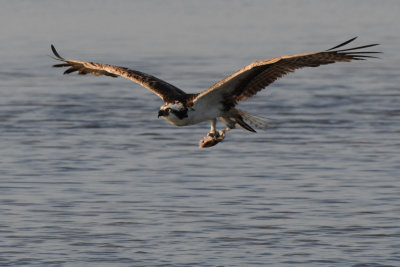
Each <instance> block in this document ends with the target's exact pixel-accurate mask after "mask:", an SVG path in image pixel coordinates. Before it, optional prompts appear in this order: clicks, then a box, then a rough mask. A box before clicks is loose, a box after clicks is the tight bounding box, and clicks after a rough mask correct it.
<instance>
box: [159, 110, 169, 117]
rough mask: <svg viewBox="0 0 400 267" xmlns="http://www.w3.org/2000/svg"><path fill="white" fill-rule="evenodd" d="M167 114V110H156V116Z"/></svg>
mask: <svg viewBox="0 0 400 267" xmlns="http://www.w3.org/2000/svg"><path fill="white" fill-rule="evenodd" d="M167 114H168V112H167V111H166V110H162V109H160V110H159V111H158V118H160V117H163V116H165V115H167Z"/></svg>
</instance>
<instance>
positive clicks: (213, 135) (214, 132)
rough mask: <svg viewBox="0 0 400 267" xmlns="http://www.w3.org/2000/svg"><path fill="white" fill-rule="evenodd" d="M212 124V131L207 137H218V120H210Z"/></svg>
mask: <svg viewBox="0 0 400 267" xmlns="http://www.w3.org/2000/svg"><path fill="white" fill-rule="evenodd" d="M210 122H211V129H210V132H209V133H208V134H207V135H208V136H211V137H215V136H216V135H217V131H216V130H215V125H216V124H217V119H212V120H210Z"/></svg>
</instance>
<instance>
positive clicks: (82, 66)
mask: <svg viewBox="0 0 400 267" xmlns="http://www.w3.org/2000/svg"><path fill="white" fill-rule="evenodd" d="M51 49H52V51H53V53H54V55H55V56H56V59H57V60H60V61H63V62H65V63H62V64H56V65H54V66H53V67H57V68H59V67H70V68H69V69H67V70H66V71H65V72H64V74H69V73H72V72H75V71H78V74H81V75H86V74H89V73H90V74H92V75H94V76H100V75H106V76H111V77H118V76H121V77H124V78H126V79H129V80H131V81H134V82H135V83H138V84H140V85H142V86H144V87H146V88H147V89H149V90H151V91H152V92H154V93H155V94H156V95H158V96H159V97H161V98H162V100H163V101H164V102H165V103H174V102H175V101H176V100H179V101H182V102H185V101H187V99H188V98H189V99H190V98H193V95H192V94H186V93H185V92H184V91H182V90H181V89H179V88H177V87H175V86H173V85H171V84H169V83H167V82H165V81H163V80H161V79H158V78H156V77H154V76H152V75H149V74H146V73H143V72H140V71H136V70H132V69H128V68H125V67H120V66H114V65H108V64H100V63H94V62H89V61H80V60H70V59H65V58H63V57H61V56H60V54H59V53H58V52H57V50H56V49H55V48H54V46H53V45H51Z"/></svg>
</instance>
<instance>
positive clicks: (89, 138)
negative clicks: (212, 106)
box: [0, 0, 400, 267]
mask: <svg viewBox="0 0 400 267" xmlns="http://www.w3.org/2000/svg"><path fill="white" fill-rule="evenodd" d="M398 14H400V2H398V1H363V2H362V5H360V2H359V1H347V0H346V1H330V2H329V3H328V2H322V1H317V0H315V1H302V2H301V4H300V3H297V2H294V1H293V2H285V3H284V5H283V2H281V1H216V2H214V1H202V2H200V1H168V2H167V1H141V2H137V3H136V2H133V1H132V2H131V1H84V2H82V1H68V2H64V1H63V2H61V1H59V2H57V1H40V2H38V1H35V2H33V1H32V2H29V1H9V2H7V3H4V4H3V5H2V7H1V10H0V25H1V26H0V34H1V35H0V36H1V37H0V38H1V42H0V58H1V60H0V265H1V266H21V265H27V266H44V265H50V266H164V265H165V266H168V265H173V266H250V265H254V266H263V265H264V266H358V267H361V266H400V153H399V151H400V138H399V136H400V135H399V134H400V90H399V84H400V78H399V63H400V56H399V54H398V47H399V43H400V38H399V31H398V30H399V29H398V25H399V19H398ZM356 35H359V36H360V38H359V40H357V43H356V45H363V44H368V43H375V42H379V43H381V44H382V45H381V46H380V47H379V50H381V51H384V52H385V53H384V54H383V55H382V58H381V59H380V60H369V61H365V62H355V63H346V64H344V63H343V64H336V65H331V66H326V67H322V68H318V69H307V70H301V71H298V72H296V73H295V74H291V75H289V76H287V77H285V78H284V79H282V80H280V81H278V82H276V83H275V84H274V85H273V86H271V87H270V88H269V89H268V90H265V91H263V92H262V93H260V94H258V95H257V96H256V97H254V98H252V99H250V100H249V101H247V102H245V103H242V104H241V105H240V107H241V108H243V109H245V110H248V111H250V112H252V113H255V114H259V115H262V116H265V117H268V118H271V119H272V120H273V121H274V127H272V128H271V129H268V130H266V131H259V132H258V133H257V134H251V133H249V132H246V131H243V130H240V129H237V130H234V131H232V132H230V133H229V134H228V136H227V138H226V139H225V141H224V142H223V143H221V144H218V145H217V146H215V147H213V148H211V149H199V148H198V141H199V140H200V139H201V138H202V137H203V136H204V135H205V134H206V133H207V131H208V130H209V124H208V123H203V124H200V125H196V126H191V127H186V128H184V127H183V128H179V127H174V126H171V125H169V124H168V123H167V122H166V121H164V120H162V119H157V111H158V108H159V106H160V105H161V104H162V103H161V101H160V100H159V99H158V97H157V96H154V95H153V94H152V93H150V92H149V91H147V90H145V89H143V88H141V87H139V86H137V85H135V84H133V83H131V82H130V81H126V80H123V79H112V78H108V77H82V76H77V75H70V76H63V75H62V74H61V71H60V70H59V69H53V68H51V65H52V64H54V61H53V60H52V59H51V58H50V57H48V55H49V54H50V44H51V43H54V44H55V45H56V47H57V48H58V49H59V51H60V53H61V55H64V56H65V57H71V58H82V59H87V60H93V61H100V62H105V63H113V64H119V65H124V66H129V67H132V68H136V69H139V70H142V71H145V72H149V73H152V74H154V75H157V76H159V77H160V78H163V79H165V80H167V81H169V82H171V83H173V84H175V85H176V86H178V87H180V88H182V89H184V90H186V91H187V92H197V91H200V90H203V89H205V88H207V87H208V86H210V85H212V84H213V83H214V82H216V81H218V80H219V79H222V78H223V77H224V76H226V75H228V74H230V73H232V72H233V71H235V70H237V69H239V68H240V67H242V66H244V65H246V64H248V63H250V62H251V61H253V60H257V59H262V58H268V57H274V56H279V55H285V54H293V53H300V52H309V51H314V50H319V49H326V48H330V47H332V46H334V45H335V44H337V43H340V42H342V41H345V40H347V39H349V38H351V37H353V36H356Z"/></svg>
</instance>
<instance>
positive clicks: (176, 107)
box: [158, 102, 188, 122]
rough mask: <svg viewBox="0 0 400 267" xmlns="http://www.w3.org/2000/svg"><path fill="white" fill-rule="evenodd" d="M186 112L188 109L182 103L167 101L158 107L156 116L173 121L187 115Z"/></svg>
mask: <svg viewBox="0 0 400 267" xmlns="http://www.w3.org/2000/svg"><path fill="white" fill-rule="evenodd" d="M187 112H188V109H187V108H186V107H185V106H184V105H183V104H182V103H179V102H176V103H173V104H171V103H169V104H166V105H163V106H161V107H160V110H159V111H158V117H163V118H164V119H166V120H168V121H171V122H174V121H179V120H183V119H184V118H186V117H187V116H188V115H187Z"/></svg>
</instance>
